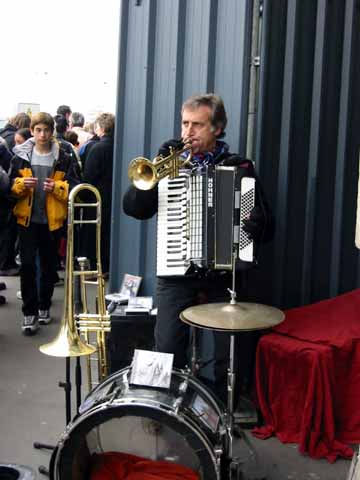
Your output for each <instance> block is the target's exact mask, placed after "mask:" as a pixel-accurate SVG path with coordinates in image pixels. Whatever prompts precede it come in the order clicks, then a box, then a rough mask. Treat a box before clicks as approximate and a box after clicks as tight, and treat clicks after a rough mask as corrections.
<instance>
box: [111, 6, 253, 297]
mask: <svg viewBox="0 0 360 480" xmlns="http://www.w3.org/2000/svg"><path fill="white" fill-rule="evenodd" d="M249 3H251V2H248V1H240V2H239V1H238V0H157V1H156V0H138V1H134V0H123V1H122V11H121V25H120V48H119V79H118V100H117V115H116V116H117V125H116V146H115V156H116V162H115V170H114V185H113V192H114V194H113V198H114V210H113V224H112V255H111V257H112V265H111V272H110V288H111V290H113V291H115V290H117V289H118V288H119V286H120V284H121V279H122V276H123V274H124V273H125V272H128V273H132V274H139V275H141V276H143V277H144V284H143V286H144V288H143V290H142V293H145V294H152V293H153V291H154V290H153V286H154V280H155V255H156V235H155V219H152V220H150V221H146V222H139V221H137V220H134V219H132V218H129V217H126V216H125V215H124V214H122V211H121V200H122V196H123V194H124V192H125V190H126V188H127V185H128V179H127V166H128V164H129V162H130V160H131V159H133V158H135V157H137V156H145V157H147V158H153V157H154V156H155V154H156V152H157V150H158V147H159V146H160V145H161V143H163V142H164V141H165V140H167V139H169V138H173V137H174V136H179V132H180V110H181V104H182V102H183V101H184V100H185V99H186V98H187V97H189V96H190V95H193V94H196V93H204V92H211V91H216V92H217V93H218V94H220V95H221V96H222V97H223V98H224V101H225V103H226V106H227V112H228V116H229V128H228V129H227V137H226V140H227V141H228V142H229V144H230V145H231V148H232V149H233V151H239V150H240V147H241V149H242V152H245V141H244V139H246V121H247V119H246V114H247V113H246V112H247V108H246V101H247V83H248V68H247V66H246V65H248V64H249V60H248V55H249V53H248V52H249V48H248V46H247V38H248V36H249V33H250V29H249V25H248V23H247V22H248V18H249V17H250V15H249V12H248V9H249ZM234 40H235V41H234Z"/></svg>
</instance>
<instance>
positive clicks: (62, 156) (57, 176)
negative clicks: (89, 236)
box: [10, 139, 77, 231]
mask: <svg viewBox="0 0 360 480" xmlns="http://www.w3.org/2000/svg"><path fill="white" fill-rule="evenodd" d="M20 147H22V148H20ZM33 148H34V140H33V139H29V140H27V141H26V142H25V143H23V144H22V145H19V147H15V148H14V151H15V156H14V157H13V158H12V160H11V169H10V181H11V183H12V185H11V193H12V194H13V196H14V197H15V198H16V199H17V202H16V205H15V207H14V215H15V216H16V218H17V223H18V224H19V225H22V226H24V227H28V226H29V224H30V220H31V212H32V205H33V194H34V189H33V188H27V187H25V184H24V179H25V178H26V177H32V176H33V174H32V170H31V154H32V149H33ZM53 152H54V154H55V161H54V165H53V169H52V172H51V175H50V178H52V179H53V180H54V181H55V185H54V190H53V192H51V193H50V192H48V193H47V194H46V203H45V204H46V214H47V219H48V225H49V230H50V231H53V230H57V229H58V228H60V227H61V226H62V225H63V223H64V221H65V219H66V217H67V199H68V195H69V180H70V179H72V180H75V181H76V180H77V178H76V173H75V170H74V165H73V160H72V158H71V157H70V155H68V154H67V153H66V152H65V151H64V150H63V149H62V148H61V147H60V146H59V144H58V142H57V141H54V142H53Z"/></svg>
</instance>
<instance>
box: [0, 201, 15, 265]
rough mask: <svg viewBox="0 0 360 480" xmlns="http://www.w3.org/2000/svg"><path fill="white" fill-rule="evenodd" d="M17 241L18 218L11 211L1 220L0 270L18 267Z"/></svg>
mask: <svg viewBox="0 0 360 480" xmlns="http://www.w3.org/2000/svg"><path fill="white" fill-rule="evenodd" d="M0 201H1V200H0ZM16 239H17V224H16V218H15V217H14V215H13V214H12V212H11V211H9V212H8V215H7V216H5V218H4V217H3V218H1V219H0V270H7V269H8V268H13V267H14V266H16V263H15V256H16V249H15V247H16Z"/></svg>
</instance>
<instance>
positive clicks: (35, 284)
mask: <svg viewBox="0 0 360 480" xmlns="http://www.w3.org/2000/svg"><path fill="white" fill-rule="evenodd" d="M114 128H115V117H114V115H113V114H111V113H101V114H99V115H98V116H97V117H96V119H95V121H94V122H93V123H85V117H84V115H83V114H82V113H80V112H72V110H71V108H70V107H69V106H67V105H61V106H59V108H58V109H57V112H56V114H55V115H51V114H49V113H46V112H38V113H34V114H32V115H31V116H30V115H28V114H27V113H18V114H17V115H15V116H14V117H13V118H11V119H9V121H8V123H7V124H6V125H5V126H4V127H3V128H2V129H1V130H0V276H4V277H6V276H13V275H20V291H19V292H18V295H17V296H18V298H20V299H21V300H22V314H23V318H22V326H21V328H22V331H23V333H24V334H25V335H33V334H35V333H36V332H37V331H38V330H39V327H40V325H41V324H42V325H46V324H48V323H50V322H51V313H50V307H51V299H52V295H53V291H54V286H55V285H56V284H57V283H59V280H60V279H59V276H58V270H60V269H61V267H62V260H63V258H62V257H64V256H65V252H66V248H65V247H64V245H66V219H67V208H68V207H67V205H68V203H67V201H68V195H69V192H70V190H71V189H72V188H73V187H74V186H75V185H77V184H79V183H82V182H84V183H89V184H91V185H93V186H95V187H96V188H98V190H99V191H100V195H101V197H102V232H101V233H102V235H101V237H102V241H103V242H104V248H103V249H102V251H103V256H102V259H101V260H102V270H103V274H104V276H105V277H106V276H107V275H108V271H109V250H110V248H109V238H110V215H111V190H112V171H113V147H114ZM84 214H85V215H86V212H85V213H84ZM81 237H82V238H84V239H85V241H84V242H83V244H81V245H80V246H79V249H82V251H81V255H82V256H87V257H88V258H89V260H90V263H91V264H92V265H94V263H95V262H96V251H95V242H94V241H92V239H91V238H90V237H91V235H86V234H85V235H82V236H81ZM5 289H6V283H5V282H0V290H5ZM4 303H6V298H5V297H4V296H2V295H1V296H0V305H3V304H4Z"/></svg>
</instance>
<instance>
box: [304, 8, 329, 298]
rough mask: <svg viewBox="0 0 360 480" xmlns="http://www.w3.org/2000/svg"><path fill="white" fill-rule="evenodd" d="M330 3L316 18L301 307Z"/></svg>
mask: <svg viewBox="0 0 360 480" xmlns="http://www.w3.org/2000/svg"><path fill="white" fill-rule="evenodd" d="M327 4H328V2H327V0H318V4H317V13H316V15H317V18H316V39H315V55H314V74H313V75H314V78H313V95H312V109H311V128H310V145H309V167H308V182H307V189H306V206H305V219H306V222H305V232H304V260H303V271H302V285H301V303H302V304H303V305H305V304H307V303H309V302H310V300H311V275H312V266H313V262H312V260H313V252H312V250H313V248H312V247H313V240H314V227H315V203H316V191H317V175H318V155H319V139H320V122H321V105H322V94H323V91H322V85H323V75H324V52H325V48H324V44H325V31H326V16H327V8H328V6H327Z"/></svg>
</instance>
